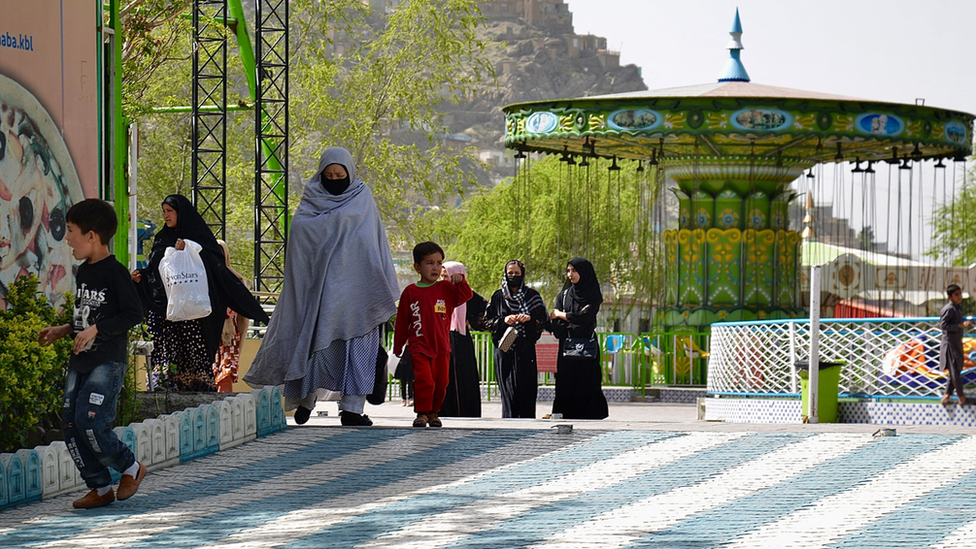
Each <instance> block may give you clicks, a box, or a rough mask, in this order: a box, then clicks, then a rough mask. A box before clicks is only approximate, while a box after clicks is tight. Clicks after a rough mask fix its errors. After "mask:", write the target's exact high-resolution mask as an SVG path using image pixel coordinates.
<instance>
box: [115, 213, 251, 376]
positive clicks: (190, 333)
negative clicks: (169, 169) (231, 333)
mask: <svg viewBox="0 0 976 549" xmlns="http://www.w3.org/2000/svg"><path fill="white" fill-rule="evenodd" d="M162 205H163V206H164V208H163V212H164V214H163V216H164V221H165V226H164V227H163V228H162V229H160V230H159V232H157V233H156V237H155V239H154V240H153V247H152V252H150V254H149V260H148V265H147V267H146V268H145V269H137V270H135V271H133V273H132V280H133V281H134V282H135V283H136V288H137V289H138V291H139V296H140V298H141V299H142V304H143V310H144V311H146V318H147V323H148V324H149V331H150V333H151V334H152V336H153V346H154V349H153V352H152V355H151V357H150V358H151V360H152V363H153V368H154V370H155V369H157V368H158V371H155V372H154V375H158V376H159V379H158V380H157V381H158V382H159V383H160V384H162V385H166V384H169V385H171V386H172V388H173V389H175V390H177V391H181V392H186V391H202V392H214V391H216V390H217V387H216V384H215V383H214V373H213V363H214V360H215V359H216V357H217V348H218V347H219V346H220V334H221V332H222V331H223V326H224V318H225V316H226V312H227V308H228V307H230V308H231V309H232V310H234V311H235V312H237V313H239V314H241V315H243V316H245V317H247V318H252V319H254V320H257V321H259V322H268V320H269V319H268V315H267V313H265V312H264V310H263V309H262V308H261V304H260V303H258V301H257V300H256V299H255V298H254V296H253V295H252V294H251V292H250V290H248V289H247V287H246V286H244V284H243V283H242V282H241V280H240V279H239V278H237V276H236V275H235V274H234V273H233V272H231V271H230V269H228V268H227V265H226V264H225V263H224V251H223V248H221V247H220V244H218V243H217V239H216V238H214V235H213V232H211V231H210V227H209V226H208V225H207V222H206V221H204V219H203V217H201V216H200V214H199V213H198V212H197V210H196V208H194V207H193V204H192V203H191V202H190V201H189V199H187V198H186V197H185V196H183V195H179V194H171V195H169V196H167V197H166V198H165V199H164V200H163V204H162ZM183 240H192V241H194V242H196V243H197V244H199V245H200V246H201V247H202V248H203V250H202V251H201V252H200V257H201V258H202V259H203V265H204V268H205V269H206V271H207V289H208V293H209V295H210V306H211V310H212V311H213V312H212V313H211V314H210V316H207V317H205V318H201V319H197V320H183V321H179V322H173V321H170V320H166V291H165V289H164V288H163V282H162V279H161V277H160V276H159V262H160V261H161V260H162V259H163V255H164V254H165V253H166V249H167V248H169V247H175V248H180V247H181V244H182V243H181V242H180V241H183ZM252 315H253V316H252ZM171 364H172V365H174V366H175V370H174V371H173V372H169V371H168V368H169V365H171ZM170 374H171V375H170ZM152 382H153V380H150V383H152ZM150 388H155V387H150Z"/></svg>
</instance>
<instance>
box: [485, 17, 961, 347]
mask: <svg viewBox="0 0 976 549" xmlns="http://www.w3.org/2000/svg"><path fill="white" fill-rule="evenodd" d="M730 34H731V36H732V38H731V40H730V42H729V43H728V46H727V47H728V49H729V51H730V58H729V59H728V62H727V64H726V65H725V67H724V69H723V70H722V73H721V75H720V76H719V78H718V82H715V83H709V84H700V85H694V86H687V87H679V88H670V89H662V90H653V91H642V92H632V93H621V94H613V95H604V96H595V97H583V98H577V99H570V100H551V101H550V100H547V101H534V102H528V103H519V104H514V105H509V106H507V107H505V109H504V110H505V113H506V136H505V145H506V147H508V148H510V149H515V150H517V151H518V154H517V155H516V158H526V157H527V155H526V153H537V155H538V154H558V155H562V156H563V160H564V161H565V162H566V164H567V165H568V166H570V168H569V169H570V170H577V171H586V173H587V174H588V173H589V170H590V169H591V168H590V167H589V165H590V164H591V162H590V161H592V160H593V159H597V158H603V159H607V160H611V161H612V164H610V169H611V170H613V169H619V166H618V161H621V160H625V159H626V160H631V161H633V162H634V163H635V164H636V165H637V170H638V171H643V170H644V169H645V168H647V169H648V172H649V175H648V176H647V177H651V178H653V179H656V180H658V181H662V180H663V178H665V177H668V178H671V179H673V180H674V181H675V182H677V188H676V189H674V194H675V195H676V197H677V201H678V210H679V215H678V220H677V226H673V225H672V227H673V228H669V229H667V230H662V229H664V227H662V226H660V225H658V224H654V226H653V227H647V226H636V227H635V228H634V241H635V242H639V243H640V245H639V248H640V250H639V251H638V253H639V254H645V257H646V259H647V260H650V261H652V262H653V263H654V264H662V263H663V264H664V265H665V267H664V273H663V281H664V292H663V293H664V295H663V298H662V299H660V300H659V301H658V302H657V303H656V305H657V307H656V312H655V321H654V324H655V325H656V326H658V327H663V328H665V329H670V328H674V327H681V326H684V327H688V328H704V327H707V326H709V325H711V324H712V323H714V322H719V321H748V320H763V319H788V318H797V317H801V316H806V315H805V313H804V306H805V305H806V304H805V303H804V302H803V300H802V298H801V292H800V288H801V282H803V278H804V274H803V271H802V269H801V252H800V250H801V243H803V242H804V241H807V242H813V241H815V240H816V231H815V219H814V218H813V216H812V215H810V212H809V211H808V212H807V214H808V215H807V217H806V218H805V219H804V222H805V224H806V228H805V229H804V230H803V231H802V233H801V231H800V230H795V229H791V227H790V222H789V221H790V220H789V215H790V204H791V202H792V201H793V200H794V199H795V198H797V197H798V189H801V188H805V189H806V190H807V191H808V192H809V193H812V192H813V191H814V190H815V189H817V188H822V183H820V182H819V178H821V177H822V168H821V165H822V164H824V163H843V162H847V163H850V164H851V165H853V166H854V170H853V172H855V173H854V177H855V179H854V180H852V181H850V184H851V185H860V186H861V187H862V188H861V189H859V192H858V194H859V196H860V197H861V203H860V204H847V205H846V207H847V208H848V210H857V209H858V208H864V209H867V208H871V209H872V211H875V210H874V209H875V208H879V207H884V200H882V199H881V198H883V197H880V198H879V197H877V196H874V197H872V196H871V193H870V192H867V189H869V188H870V189H872V190H873V186H874V178H875V175H874V174H875V172H876V171H882V168H885V169H886V171H887V172H888V174H889V193H893V192H897V193H899V194H898V199H899V200H900V199H901V194H900V193H901V185H902V184H903V183H905V182H907V183H908V185H909V187H908V196H907V197H906V200H910V199H911V197H912V186H911V181H912V176H911V174H913V173H921V170H920V166H921V164H922V163H923V162H926V161H931V162H933V163H935V166H934V167H935V168H936V170H935V171H936V172H938V171H939V170H942V174H943V175H942V177H943V178H945V170H944V169H943V168H944V166H945V164H944V162H945V161H947V160H948V161H957V162H959V161H963V162H964V160H965V158H966V157H967V156H968V155H970V154H971V153H972V137H973V135H972V122H973V115H971V114H968V113H963V112H956V111H950V110H946V109H940V108H936V107H929V106H925V105H921V104H896V103H884V102H876V101H868V100H863V99H857V98H853V97H842V96H836V95H827V94H823V93H817V92H808V91H801V90H795V89H787V88H779V87H772V86H766V85H762V84H756V83H753V82H751V81H750V78H749V75H748V73H747V72H746V70H745V67H744V66H743V64H742V62H741V60H740V51H741V50H742V49H743V46H742V42H741V36H742V26H741V24H740V21H739V15H738V12H736V16H735V20H734V23H733V26H732V30H731V32H730ZM528 158H529V159H531V156H530V157H528ZM527 162H528V161H527V160H526V161H523V164H526V163H527ZM936 162H937V163H936ZM592 163H594V164H595V163H596V162H592ZM963 166H964V164H963ZM523 171H525V172H526V175H521V176H520V177H522V178H527V177H528V176H527V170H523ZM963 171H964V169H963ZM521 173H522V172H520V174H521ZM804 176H805V177H804ZM574 177H575V176H574ZM587 177H588V175H587ZM798 179H799V180H800V182H799V183H798V184H797V187H796V188H791V187H790V185H791V183H792V182H794V181H797V180H798ZM807 180H809V181H810V182H807ZM914 181H915V183H916V184H917V185H919V187H918V188H919V189H921V185H922V182H921V176H920V175H919V176H916V177H915V179H914ZM526 184H530V182H527V183H526ZM943 188H944V183H943ZM851 194H853V193H851ZM847 195H848V193H847V192H844V193H843V194H842V195H841V196H847ZM943 198H945V197H943ZM806 200H807V205H808V207H809V208H812V207H813V196H812V194H808V195H807V197H806ZM839 200H843V198H840V197H836V196H835V201H839ZM888 204H889V206H891V209H890V210H889V211H884V212H881V213H880V214H879V217H880V216H884V217H885V218H887V217H888V216H889V214H890V215H895V216H899V215H900V212H899V211H897V210H894V206H893V205H892V202H891V198H890V197H889V200H888ZM900 204H901V203H900V202H899V205H900ZM654 207H657V208H660V207H661V206H660V204H655V205H654ZM917 207H920V206H917ZM581 217H582V216H581ZM650 222H651V219H650V218H649V217H648V218H644V219H643V223H650ZM900 229H901V228H900V227H899V230H900ZM641 234H649V235H651V236H650V237H649V238H647V239H646V240H645V239H643V238H642V237H639V236H638V235H641ZM579 251H581V252H585V249H584V250H579ZM848 251H849V250H848ZM661 254H663V257H662V255H661ZM878 255H880V254H878ZM840 256H843V257H840ZM662 260H663V261H662ZM831 261H833V262H834V263H837V265H835V266H834V267H835V269H834V272H833V279H834V282H838V280H839V281H840V282H839V283H837V284H835V286H838V287H839V286H844V287H845V288H846V289H847V291H848V293H850V292H852V291H853V289H852V288H853V286H852V285H856V286H858V289H862V288H861V285H864V286H866V285H867V284H868V283H869V282H870V284H871V285H872V288H871V289H875V290H877V291H878V292H879V294H882V296H889V297H890V296H891V295H893V294H892V292H895V291H898V290H911V289H914V287H918V288H920V289H935V290H942V289H944V284H948V283H951V282H952V281H953V280H954V277H955V278H960V280H959V281H960V282H962V283H963V284H964V287H965V288H966V291H971V290H970V287H971V286H972V285H973V284H974V283H976V281H973V280H969V279H971V278H972V273H969V272H967V271H966V270H965V269H962V270H959V269H956V270H952V269H948V268H941V269H940V268H936V267H934V266H932V267H931V268H930V269H928V270H926V269H921V268H919V267H917V266H915V267H911V266H908V265H906V264H905V263H904V262H901V263H899V262H898V261H884V260H883V261H882V264H880V265H879V264H877V261H875V262H874V263H872V262H870V261H868V260H863V261H862V260H861V258H860V257H856V256H854V255H852V254H843V253H835V254H833V257H829V258H827V259H826V260H825V261H824V262H831ZM869 268H870V270H871V272H870V273H868V272H867V271H868V270H869ZM842 271H843V272H842ZM862 272H863V276H862ZM869 275H870V276H869ZM830 276H831V275H830V274H829V273H828V276H826V277H825V278H826V279H827V280H828V281H829V280H831V278H830ZM838 277H840V278H838ZM834 290H835V291H836V290H837V288H834ZM883 292H888V293H887V294H884V293H883Z"/></svg>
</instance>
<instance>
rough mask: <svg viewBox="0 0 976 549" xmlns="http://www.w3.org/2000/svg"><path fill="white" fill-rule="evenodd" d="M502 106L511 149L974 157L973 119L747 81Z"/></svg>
mask: <svg viewBox="0 0 976 549" xmlns="http://www.w3.org/2000/svg"><path fill="white" fill-rule="evenodd" d="M504 110H505V115H506V116H505V123H506V133H505V146H506V147H509V148H513V149H520V150H525V151H536V152H550V153H563V152H568V153H570V154H586V155H596V156H603V157H608V158H609V157H613V156H616V157H617V158H629V159H633V160H645V161H651V160H667V161H668V162H669V163H677V164H682V163H690V162H691V161H693V160H696V159H697V160H705V159H733V158H738V159H740V160H741V159H749V158H755V159H756V160H758V161H761V162H763V163H772V165H773V166H775V165H776V163H777V162H778V163H779V164H781V165H783V164H786V163H789V164H792V165H801V166H811V165H814V164H817V163H821V162H833V161H841V160H847V161H854V160H855V159H858V160H861V161H865V160H870V161H878V160H892V159H898V160H901V159H903V158H910V159H912V160H919V159H926V158H959V157H964V156H967V155H969V154H971V153H972V123H973V118H974V117H973V115H971V114H968V113H963V112H958V111H950V110H946V109H939V108H936V107H927V106H922V105H907V104H898V103H884V102H877V101H868V100H864V99H857V98H853V97H844V96H838V95H829V94H824V93H817V92H807V91H801V90H795V89H790V88H779V87H774V86H765V85H762V84H754V83H752V82H741V81H732V82H715V83H710V84H700V85H697V86H685V87H679V88H667V89H662V90H651V91H642V92H630V93H619V94H612V95H600V96H594V97H582V98H577V99H567V100H557V101H533V102H526V103H516V104H514V105H509V106H507V107H505V109H504ZM746 162H748V160H746ZM801 170H802V168H801ZM796 175H799V174H796ZM796 175H794V177H796Z"/></svg>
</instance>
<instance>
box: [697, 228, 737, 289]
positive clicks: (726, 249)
mask: <svg viewBox="0 0 976 549" xmlns="http://www.w3.org/2000/svg"><path fill="white" fill-rule="evenodd" d="M741 240H742V232H741V231H740V230H739V229H728V230H721V229H709V230H708V232H707V233H706V237H705V241H706V242H707V244H708V246H707V248H706V249H707V250H708V254H707V258H708V305H709V306H712V307H717V306H734V305H738V304H739V290H740V289H741V288H740V285H741V283H742V281H741V278H740V274H739V265H740V256H741V253H742V252H741V246H740V241H741Z"/></svg>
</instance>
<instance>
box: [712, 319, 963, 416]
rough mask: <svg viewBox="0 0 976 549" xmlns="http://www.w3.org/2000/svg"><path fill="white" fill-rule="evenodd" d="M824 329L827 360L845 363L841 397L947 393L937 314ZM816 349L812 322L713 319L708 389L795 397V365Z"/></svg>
mask: <svg viewBox="0 0 976 549" xmlns="http://www.w3.org/2000/svg"><path fill="white" fill-rule="evenodd" d="M820 328H821V330H820V360H821V361H822V362H843V363H844V365H843V366H842V367H841V376H840V392H841V394H849V395H852V396H868V397H878V396H909V397H911V396H917V397H928V396H940V395H941V393H942V390H943V387H944V385H945V377H944V375H943V374H942V372H941V371H939V370H938V361H939V338H940V335H941V332H940V330H939V319H938V318H899V319H825V320H822V321H821V325H820ZM809 351H810V323H809V321H808V320H792V321H790V320H783V321H778V320H777V321H762V322H729V323H718V324H713V325H712V337H711V348H710V353H711V354H710V356H709V361H708V391H709V393H714V394H744V395H751V394H770V395H773V394H796V393H798V392H799V385H800V382H799V378H798V377H797V375H796V371H795V368H794V364H795V363H796V362H797V361H799V360H808V359H809V356H810V355H809Z"/></svg>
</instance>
